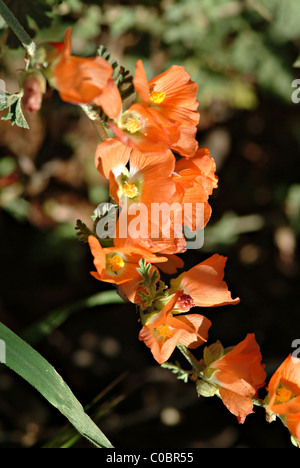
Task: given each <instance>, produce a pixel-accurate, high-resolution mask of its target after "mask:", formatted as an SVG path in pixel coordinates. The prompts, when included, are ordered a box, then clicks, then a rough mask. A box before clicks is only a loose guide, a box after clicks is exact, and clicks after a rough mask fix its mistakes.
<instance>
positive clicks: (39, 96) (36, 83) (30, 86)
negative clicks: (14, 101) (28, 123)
mask: <svg viewBox="0 0 300 468" xmlns="http://www.w3.org/2000/svg"><path fill="white" fill-rule="evenodd" d="M20 84H21V87H22V88H23V90H24V95H23V98H22V102H23V104H24V107H25V109H27V110H28V111H29V112H31V113H34V112H37V111H38V110H39V109H40V108H41V105H42V100H43V94H44V93H45V91H46V79H45V77H44V75H43V74H42V73H41V72H40V71H38V70H32V71H28V72H23V73H22V75H21V80H20Z"/></svg>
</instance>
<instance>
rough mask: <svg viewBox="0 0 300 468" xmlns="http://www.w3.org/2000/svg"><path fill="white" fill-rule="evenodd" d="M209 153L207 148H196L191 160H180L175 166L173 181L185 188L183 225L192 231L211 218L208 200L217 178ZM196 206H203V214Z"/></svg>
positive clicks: (215, 186)
mask: <svg viewBox="0 0 300 468" xmlns="http://www.w3.org/2000/svg"><path fill="white" fill-rule="evenodd" d="M209 153H210V152H209V150H208V149H207V148H198V150H197V151H196V153H195V155H194V156H193V157H192V158H189V159H186V158H181V159H179V160H178V161H177V163H176V166H175V175H174V176H173V179H174V180H175V181H176V182H178V183H180V184H182V185H183V187H184V188H185V193H184V197H183V204H184V206H185V207H186V209H185V210H184V215H185V216H184V224H185V225H186V226H188V227H189V228H190V229H191V230H192V231H195V230H198V229H203V228H204V227H205V226H206V224H207V223H208V221H209V219H210V216H211V207H210V205H209V203H208V198H209V196H210V195H211V194H212V192H213V189H214V188H217V186H218V177H217V176H216V175H215V171H216V165H215V162H214V160H213V158H212V157H211V156H209ZM197 204H202V205H203V213H202V211H201V210H200V213H198V212H197V207H198V206H197ZM202 205H199V206H200V207H201V206H202ZM188 206H190V210H188V208H187V207H188ZM202 215H203V216H202Z"/></svg>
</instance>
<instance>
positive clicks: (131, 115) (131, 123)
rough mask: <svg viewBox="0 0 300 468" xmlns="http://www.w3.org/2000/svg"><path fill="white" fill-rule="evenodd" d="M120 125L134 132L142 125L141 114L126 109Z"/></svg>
mask: <svg viewBox="0 0 300 468" xmlns="http://www.w3.org/2000/svg"><path fill="white" fill-rule="evenodd" d="M120 126H121V128H122V129H123V130H127V131H128V132H130V133H136V132H138V131H139V130H141V128H142V127H143V120H142V116H141V115H140V114H139V113H138V112H132V111H126V112H124V113H123V115H122V117H121V122H120Z"/></svg>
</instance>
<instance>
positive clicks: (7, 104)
mask: <svg viewBox="0 0 300 468" xmlns="http://www.w3.org/2000/svg"><path fill="white" fill-rule="evenodd" d="M22 97H23V90H21V91H20V92H19V93H16V94H10V93H7V92H6V93H5V99H2V100H1V101H0V111H2V110H4V109H8V112H7V114H5V115H4V116H3V117H2V118H1V120H11V124H12V125H14V124H16V125H17V126H18V127H22V128H27V129H28V128H29V125H28V123H27V121H26V119H25V117H24V114H23V111H22V105H21V101H22Z"/></svg>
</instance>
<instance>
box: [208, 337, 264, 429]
mask: <svg viewBox="0 0 300 468" xmlns="http://www.w3.org/2000/svg"><path fill="white" fill-rule="evenodd" d="M224 351H225V354H224V355H223V356H222V357H221V358H219V359H217V360H216V361H214V362H213V363H211V364H209V367H208V369H206V371H204V374H205V373H207V372H208V371H209V372H211V371H214V372H213V374H212V376H211V377H210V382H211V383H212V384H214V385H216V386H217V387H218V389H219V394H220V397H221V399H222V401H223V403H224V405H225V406H226V407H227V408H228V410H229V411H230V412H231V413H232V414H234V415H235V416H236V417H237V419H238V421H239V423H240V424H243V423H244V421H245V419H246V417H247V415H248V414H250V413H253V402H252V398H254V397H256V396H257V392H258V390H259V389H260V388H262V387H264V385H265V378H266V373H265V371H264V366H263V365H262V364H261V359H262V357H261V353H260V349H259V346H258V344H257V342H256V340H255V336H254V334H252V333H249V334H248V335H247V336H246V338H245V339H244V340H243V341H242V342H241V343H239V344H238V345H237V346H235V347H234V348H229V350H228V351H227V352H226V349H225V350H224Z"/></svg>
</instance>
